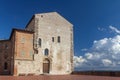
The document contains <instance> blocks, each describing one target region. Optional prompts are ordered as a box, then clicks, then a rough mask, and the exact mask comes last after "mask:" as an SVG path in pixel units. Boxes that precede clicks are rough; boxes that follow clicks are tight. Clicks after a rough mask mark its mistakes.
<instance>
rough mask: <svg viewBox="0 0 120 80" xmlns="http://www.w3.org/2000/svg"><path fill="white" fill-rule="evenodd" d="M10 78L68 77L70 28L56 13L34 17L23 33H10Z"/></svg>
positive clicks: (71, 35) (70, 56) (69, 67)
mask: <svg viewBox="0 0 120 80" xmlns="http://www.w3.org/2000/svg"><path fill="white" fill-rule="evenodd" d="M10 41H11V44H12V49H11V51H12V52H11V57H13V58H12V59H11V73H10V74H12V75H23V74H25V75H28V74H35V75H39V74H55V75H58V74H70V73H71V72H72V71H73V25H72V24H71V23H69V22H68V21H67V20H66V19H64V18H63V17H62V16H60V15H59V14H58V13H56V12H51V13H42V14H35V15H34V16H33V17H32V19H31V20H30V21H29V23H28V24H27V26H26V28H25V30H18V29H13V31H12V34H11V37H10Z"/></svg>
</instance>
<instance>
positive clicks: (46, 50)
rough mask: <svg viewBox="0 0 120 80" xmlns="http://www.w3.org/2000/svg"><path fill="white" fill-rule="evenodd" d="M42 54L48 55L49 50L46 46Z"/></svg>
mask: <svg viewBox="0 0 120 80" xmlns="http://www.w3.org/2000/svg"><path fill="white" fill-rule="evenodd" d="M44 55H45V56H48V55H49V50H48V49H47V48H46V49H45V52H44Z"/></svg>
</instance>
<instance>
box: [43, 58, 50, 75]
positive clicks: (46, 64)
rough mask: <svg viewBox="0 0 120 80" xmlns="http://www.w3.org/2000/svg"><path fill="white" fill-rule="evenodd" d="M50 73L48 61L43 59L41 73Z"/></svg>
mask: <svg viewBox="0 0 120 80" xmlns="http://www.w3.org/2000/svg"><path fill="white" fill-rule="evenodd" d="M49 71H50V61H49V59H45V60H44V61H43V73H49Z"/></svg>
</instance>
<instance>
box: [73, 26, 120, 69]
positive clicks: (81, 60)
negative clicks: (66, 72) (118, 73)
mask: <svg viewBox="0 0 120 80" xmlns="http://www.w3.org/2000/svg"><path fill="white" fill-rule="evenodd" d="M110 28H111V29H112V30H114V31H115V32H116V33H120V31H119V30H118V29H117V28H115V27H112V26H110ZM74 64H75V67H76V68H81V67H83V68H84V69H86V68H85V67H87V68H89V69H92V68H91V67H94V68H95V69H100V70H101V69H107V70H108V69H109V70H114V69H117V70H120V68H119V67H120V35H116V36H114V37H111V38H103V39H100V40H95V41H94V42H93V45H92V47H91V48H90V49H88V50H87V52H86V53H85V55H84V56H79V57H77V56H75V57H74ZM113 67H114V68H113Z"/></svg>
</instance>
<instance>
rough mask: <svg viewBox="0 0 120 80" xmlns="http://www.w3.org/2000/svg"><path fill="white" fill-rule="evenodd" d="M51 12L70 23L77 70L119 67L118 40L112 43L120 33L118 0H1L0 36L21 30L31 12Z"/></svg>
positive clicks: (4, 36)
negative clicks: (72, 28) (13, 29)
mask: <svg viewBox="0 0 120 80" xmlns="http://www.w3.org/2000/svg"><path fill="white" fill-rule="evenodd" d="M54 11H56V12H58V13H60V14H61V15H62V16H63V17H65V18H66V19H67V20H68V21H70V22H71V23H72V24H73V25H74V53H75V58H74V60H75V68H76V69H77V70H81V69H83V70H86V69H93V68H94V69H97V70H101V69H104V70H113V67H114V68H115V69H117V70H120V69H119V68H118V67H119V63H120V62H119V59H117V58H115V57H116V56H119V54H120V51H119V41H118V43H115V42H114V40H118V39H119V35H120V33H119V30H120V0H1V1H0V39H8V38H9V36H10V33H11V30H12V28H20V29H24V27H25V26H26V24H27V23H28V21H29V20H30V18H31V17H32V15H33V14H35V13H44V12H54ZM102 41H103V42H104V41H106V43H104V46H103V42H102ZM98 44H99V45H98ZM113 44H114V45H113ZM116 45H117V47H116ZM100 46H101V48H99V49H98V47H100ZM109 46H112V47H111V48H109ZM113 47H115V50H114V49H113ZM103 49H106V50H103ZM110 51H113V52H112V53H109V52H110ZM117 51H118V52H117ZM108 53H109V57H108V56H107V57H105V56H106V55H108ZM99 54H100V55H104V57H103V56H100V55H99ZM94 55H97V56H94ZM98 55H99V58H97V57H98ZM111 55H113V56H111ZM114 58H115V59H114ZM99 62H100V63H99ZM98 64H99V66H97V65H98ZM106 64H107V65H106ZM88 66H91V67H88ZM108 66H112V67H108Z"/></svg>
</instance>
